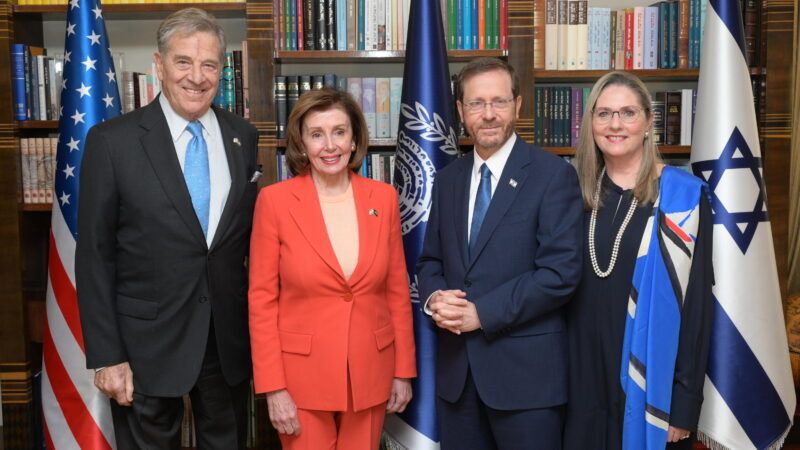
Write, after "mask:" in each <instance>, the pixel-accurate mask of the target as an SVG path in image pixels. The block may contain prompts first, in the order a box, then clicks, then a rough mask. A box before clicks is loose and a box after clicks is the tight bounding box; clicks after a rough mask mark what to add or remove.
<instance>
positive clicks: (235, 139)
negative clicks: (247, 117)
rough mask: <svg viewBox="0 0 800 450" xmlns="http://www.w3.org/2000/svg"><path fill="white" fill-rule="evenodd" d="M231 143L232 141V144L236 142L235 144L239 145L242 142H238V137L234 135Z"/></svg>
mask: <svg viewBox="0 0 800 450" xmlns="http://www.w3.org/2000/svg"><path fill="white" fill-rule="evenodd" d="M233 143H234V144H236V145H238V146H241V145H242V143H241V142H239V138H238V137H235V138H233Z"/></svg>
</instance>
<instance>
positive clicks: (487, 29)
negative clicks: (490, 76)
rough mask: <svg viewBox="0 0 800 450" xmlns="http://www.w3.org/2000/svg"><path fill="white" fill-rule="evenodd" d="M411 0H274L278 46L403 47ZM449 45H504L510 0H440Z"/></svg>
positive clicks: (286, 47) (279, 47) (308, 48)
mask: <svg viewBox="0 0 800 450" xmlns="http://www.w3.org/2000/svg"><path fill="white" fill-rule="evenodd" d="M410 4H411V0H274V2H273V10H274V11H275V14H274V17H275V19H276V20H275V24H276V26H275V29H274V33H275V36H274V38H275V46H276V49H277V50H337V51H360V50H405V42H406V30H407V29H408V14H409V8H410ZM441 8H442V19H443V24H444V31H445V38H446V42H447V47H448V48H450V49H463V50H472V49H507V48H508V12H507V11H508V0H441Z"/></svg>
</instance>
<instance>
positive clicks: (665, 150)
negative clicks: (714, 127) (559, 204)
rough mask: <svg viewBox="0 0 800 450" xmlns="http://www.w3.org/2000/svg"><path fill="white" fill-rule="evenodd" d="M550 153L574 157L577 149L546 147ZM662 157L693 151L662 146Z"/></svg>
mask: <svg viewBox="0 0 800 450" xmlns="http://www.w3.org/2000/svg"><path fill="white" fill-rule="evenodd" d="M544 149H545V150H547V151H548V152H550V153H554V154H556V155H561V156H574V155H575V147H544ZM658 151H659V153H661V154H662V155H676V156H689V153H691V151H692V147H691V146H690V145H661V146H659V147H658Z"/></svg>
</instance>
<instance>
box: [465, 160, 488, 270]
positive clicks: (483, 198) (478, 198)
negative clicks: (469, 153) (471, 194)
mask: <svg viewBox="0 0 800 450" xmlns="http://www.w3.org/2000/svg"><path fill="white" fill-rule="evenodd" d="M491 201H492V171H490V170H489V167H488V166H487V165H486V163H483V164H482V165H481V182H480V183H478V192H477V194H475V207H474V208H473V209H472V224H470V227H469V253H470V258H471V257H472V251H473V250H474V249H475V243H476V242H478V233H479V232H480V231H481V224H482V223H483V218H484V217H485V216H486V210H487V209H489V203H490V202H491Z"/></svg>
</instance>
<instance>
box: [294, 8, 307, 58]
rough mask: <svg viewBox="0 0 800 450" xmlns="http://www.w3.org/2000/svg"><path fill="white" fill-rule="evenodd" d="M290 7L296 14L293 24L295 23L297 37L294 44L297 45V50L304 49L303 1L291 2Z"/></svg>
mask: <svg viewBox="0 0 800 450" xmlns="http://www.w3.org/2000/svg"><path fill="white" fill-rule="evenodd" d="M292 1H293V3H292V7H293V8H294V11H295V12H296V14H297V18H296V19H295V22H296V23H297V36H296V39H295V42H296V43H297V44H296V45H297V50H304V49H305V16H306V15H305V4H304V3H303V0H292Z"/></svg>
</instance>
